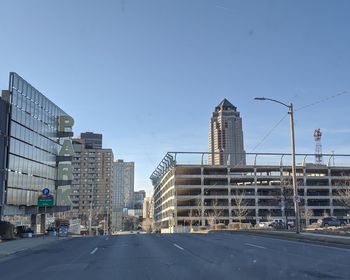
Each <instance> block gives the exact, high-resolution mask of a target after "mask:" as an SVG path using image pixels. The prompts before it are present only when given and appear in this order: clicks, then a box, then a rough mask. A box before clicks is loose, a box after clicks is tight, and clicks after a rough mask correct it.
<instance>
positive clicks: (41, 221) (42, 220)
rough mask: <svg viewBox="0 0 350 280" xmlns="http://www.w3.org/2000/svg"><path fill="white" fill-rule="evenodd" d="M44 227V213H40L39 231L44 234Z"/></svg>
mask: <svg viewBox="0 0 350 280" xmlns="http://www.w3.org/2000/svg"><path fill="white" fill-rule="evenodd" d="M45 229H46V214H40V232H41V233H43V234H45Z"/></svg>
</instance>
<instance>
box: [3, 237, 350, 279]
mask: <svg viewBox="0 0 350 280" xmlns="http://www.w3.org/2000/svg"><path fill="white" fill-rule="evenodd" d="M0 279H2V280H12V279H23V280H29V279H50V280H51V279H60V280H70V279H74V280H78V279H84V280H88V279H94V280H99V279H103V280H104V279H122V280H128V279H161V280H167V279H181V280H182V279H215V280H218V279H268V280H271V279H350V250H348V249H342V248H333V247H327V246H321V245H315V244H307V243H302V242H292V241H286V240H281V239H272V238H266V237H258V236H251V235H243V234H225V233H217V234H207V235H199V234H174V235H159V234H134V235H120V236H108V237H106V236H101V237H81V238H72V239H67V240H63V241H60V242H56V243H53V244H50V245H47V246H46V247H40V248H36V249H32V250H28V251H26V252H23V253H20V254H19V255H16V256H12V257H11V258H6V259H0Z"/></svg>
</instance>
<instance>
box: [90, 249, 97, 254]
mask: <svg viewBox="0 0 350 280" xmlns="http://www.w3.org/2000/svg"><path fill="white" fill-rule="evenodd" d="M97 250H98V248H97V247H96V248H95V249H93V250H92V251H91V253H90V255H93V254H95V253H96V251H97Z"/></svg>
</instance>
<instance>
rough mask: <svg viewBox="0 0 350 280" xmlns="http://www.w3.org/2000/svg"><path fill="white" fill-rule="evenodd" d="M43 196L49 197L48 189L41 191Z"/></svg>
mask: <svg viewBox="0 0 350 280" xmlns="http://www.w3.org/2000/svg"><path fill="white" fill-rule="evenodd" d="M41 192H42V193H43V195H49V193H50V190H49V189H48V188H44V189H43V190H42V191H41Z"/></svg>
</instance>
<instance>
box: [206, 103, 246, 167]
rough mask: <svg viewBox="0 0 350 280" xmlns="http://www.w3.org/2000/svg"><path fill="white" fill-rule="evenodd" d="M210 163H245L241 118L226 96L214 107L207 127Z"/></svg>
mask: <svg viewBox="0 0 350 280" xmlns="http://www.w3.org/2000/svg"><path fill="white" fill-rule="evenodd" d="M208 163H209V164H211V165H226V164H228V165H245V163H246V159H245V151H244V144H243V130H242V118H241V117H240V113H239V112H238V111H237V108H236V107H235V106H233V105H232V104H231V103H230V102H229V101H228V100H227V99H226V98H225V99H224V100H223V101H222V102H221V103H220V104H219V105H218V106H216V107H215V111H214V112H213V114H212V117H211V121H210V128H209V156H208Z"/></svg>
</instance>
